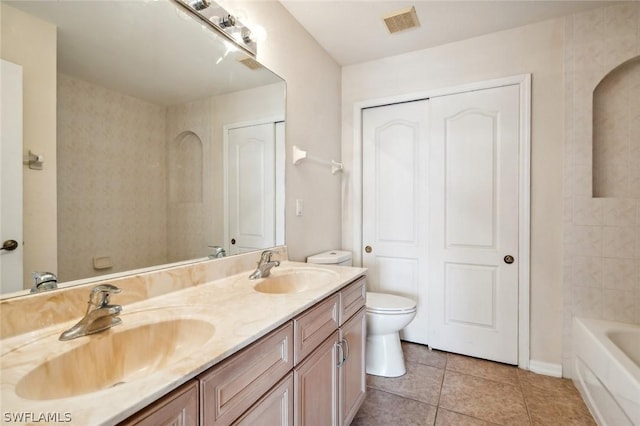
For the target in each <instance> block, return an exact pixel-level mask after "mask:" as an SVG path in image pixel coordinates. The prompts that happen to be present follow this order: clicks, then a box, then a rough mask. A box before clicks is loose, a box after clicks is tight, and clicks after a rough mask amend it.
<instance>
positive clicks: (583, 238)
mask: <svg viewBox="0 0 640 426" xmlns="http://www.w3.org/2000/svg"><path fill="white" fill-rule="evenodd" d="M602 243H603V229H602V227H601V226H574V227H573V253H574V254H575V255H576V256H592V257H596V256H597V257H599V256H602Z"/></svg>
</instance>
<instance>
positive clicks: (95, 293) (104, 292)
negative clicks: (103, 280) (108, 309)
mask: <svg viewBox="0 0 640 426" xmlns="http://www.w3.org/2000/svg"><path fill="white" fill-rule="evenodd" d="M121 291H122V290H120V289H119V288H118V287H116V286H115V285H111V284H100V285H97V286H95V287H94V288H92V289H91V295H90V296H89V303H91V304H93V305H96V306H98V307H104V306H107V305H108V304H109V299H110V297H111V294H112V293H120V292H121Z"/></svg>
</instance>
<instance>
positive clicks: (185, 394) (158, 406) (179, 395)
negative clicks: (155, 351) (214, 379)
mask: <svg viewBox="0 0 640 426" xmlns="http://www.w3.org/2000/svg"><path fill="white" fill-rule="evenodd" d="M199 424H200V422H199V413H198V381H197V380H191V381H190V382H188V383H187V384H185V385H182V386H181V387H179V388H178V389H176V390H174V391H173V392H171V393H169V394H168V395H165V396H164V397H163V398H161V399H160V400H159V401H156V402H155V403H153V404H151V405H150V406H149V407H147V408H145V409H143V410H141V411H140V412H138V413H136V414H135V415H133V416H132V417H129V418H128V419H127V420H125V421H124V422H122V423H120V426H133V425H137V426H173V425H180V426H196V425H199Z"/></svg>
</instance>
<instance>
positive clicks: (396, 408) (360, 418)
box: [351, 388, 436, 426]
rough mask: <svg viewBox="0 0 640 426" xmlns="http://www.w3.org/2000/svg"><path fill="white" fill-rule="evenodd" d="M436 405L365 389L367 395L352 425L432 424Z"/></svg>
mask: <svg viewBox="0 0 640 426" xmlns="http://www.w3.org/2000/svg"><path fill="white" fill-rule="evenodd" d="M435 417H436V407H435V406H433V405H430V404H425V403H423V402H419V401H415V400H413V399H409V398H403V397H400V396H397V395H394V394H392V393H388V392H383V391H379V390H376V389H371V388H369V389H367V397H366V399H365V400H364V404H363V405H362V408H360V411H358V414H357V415H356V417H355V419H353V422H352V423H351V425H352V426H390V425H402V426H405V425H406V426H414V425H415V426H423V425H433V422H434V420H435Z"/></svg>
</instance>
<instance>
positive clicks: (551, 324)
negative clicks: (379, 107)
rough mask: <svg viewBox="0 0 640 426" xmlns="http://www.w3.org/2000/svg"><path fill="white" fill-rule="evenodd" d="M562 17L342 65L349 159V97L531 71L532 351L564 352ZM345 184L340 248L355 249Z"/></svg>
mask: <svg viewBox="0 0 640 426" xmlns="http://www.w3.org/2000/svg"><path fill="white" fill-rule="evenodd" d="M563 23H564V21H563V20H551V21H546V22H542V23H538V24H533V25H528V26H524V27H519V28H515V29H512V30H507V31H502V32H497V33H493V34H489V35H485V36H481V37H476V38H473V39H469V40H464V41H460V42H456V43H451V44H447V45H443V46H439V47H436V48H432V49H426V50H422V51H417V52H412V53H408V54H404V55H399V56H395V57H389V58H385V59H381V60H377V61H372V62H368V63H363V64H357V65H352V66H348V67H345V68H343V73H342V87H343V91H342V120H343V126H342V144H343V145H342V158H343V160H344V162H345V165H346V166H347V167H348V170H347V175H348V173H349V172H350V170H351V169H352V164H353V161H354V159H353V144H354V141H353V107H354V103H356V102H358V101H363V100H371V99H376V98H383V97H389V96H395V95H401V94H407V93H412V92H417V91H424V90H429V89H434V88H443V87H448V86H455V85H461V84H464V83H469V82H476V81H482V80H488V79H493V78H499V77H505V76H512V75H517V74H525V73H531V74H532V132H531V133H532V134H531V159H532V165H531V205H532V207H531V354H530V357H531V359H533V360H536V361H542V362H548V363H557V364H559V363H560V362H561V358H562V331H561V326H560V324H561V323H562V253H563V251H562V238H563V222H562V154H563V150H562V141H563V120H562V114H563V96H562V89H563V85H562V72H563V68H562V67H563V62H562V58H563V56H562V55H563V51H562V46H563ZM354 190H356V189H355V188H353V187H348V188H347V189H346V194H347V195H346V196H345V200H344V209H345V212H344V219H343V225H342V231H343V232H342V235H343V241H342V245H343V247H345V248H347V249H352V248H353V244H354V241H353V237H352V236H353V220H352V202H353V200H352V198H351V196H350V194H351V193H352V192H353V191H354Z"/></svg>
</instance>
